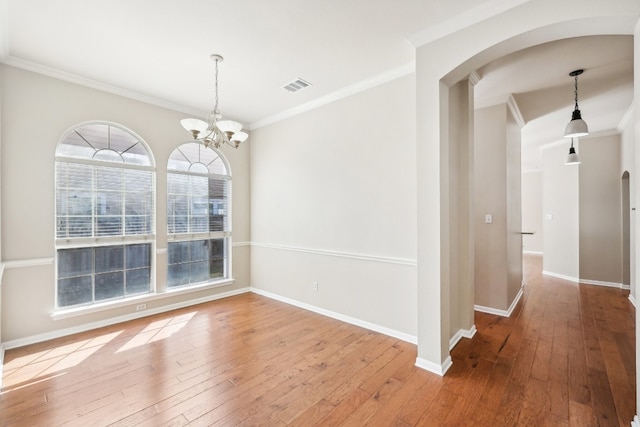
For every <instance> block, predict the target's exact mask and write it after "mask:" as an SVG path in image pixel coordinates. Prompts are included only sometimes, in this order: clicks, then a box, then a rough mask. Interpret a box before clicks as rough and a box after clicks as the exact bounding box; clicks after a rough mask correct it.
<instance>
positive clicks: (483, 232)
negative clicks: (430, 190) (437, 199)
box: [474, 104, 509, 310]
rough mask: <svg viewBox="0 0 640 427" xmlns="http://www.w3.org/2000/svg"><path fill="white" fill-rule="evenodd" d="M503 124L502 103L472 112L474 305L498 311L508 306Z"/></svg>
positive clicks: (505, 119)
mask: <svg viewBox="0 0 640 427" xmlns="http://www.w3.org/2000/svg"><path fill="white" fill-rule="evenodd" d="M506 127H507V105H506V104H500V105H496V106H493V107H487V108H482V109H479V110H476V111H475V161H476V167H475V180H474V182H475V207H476V216H475V228H476V239H475V247H476V251H475V252H476V258H475V279H476V286H475V304H476V305H480V306H483V307H490V308H495V309H500V310H506V309H507V308H508V307H509V303H508V302H507V293H506V287H507V238H506V230H507V149H506V147H507V143H506V142H507V139H506ZM485 215H491V216H492V220H493V222H492V223H491V224H487V223H486V222H485Z"/></svg>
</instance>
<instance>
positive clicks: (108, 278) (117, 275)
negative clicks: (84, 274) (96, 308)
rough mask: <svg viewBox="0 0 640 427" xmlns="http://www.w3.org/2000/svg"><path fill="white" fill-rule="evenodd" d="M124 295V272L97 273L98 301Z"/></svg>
mask: <svg viewBox="0 0 640 427" xmlns="http://www.w3.org/2000/svg"><path fill="white" fill-rule="evenodd" d="M121 296H124V272H122V271H115V272H112V273H102V274H96V301H101V300H106V299H112V298H118V297H121Z"/></svg>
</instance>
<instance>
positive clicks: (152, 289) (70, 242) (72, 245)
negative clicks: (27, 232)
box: [53, 120, 157, 314]
mask: <svg viewBox="0 0 640 427" xmlns="http://www.w3.org/2000/svg"><path fill="white" fill-rule="evenodd" d="M92 125H102V126H107V129H108V137H107V140H108V141H109V144H111V132H112V128H116V129H118V130H119V131H120V132H124V133H126V134H128V136H129V137H131V138H132V139H133V140H135V141H136V144H140V145H141V147H142V148H144V153H145V157H146V159H148V163H149V164H148V165H141V164H136V163H131V162H129V163H128V162H126V160H125V158H124V156H123V153H120V152H117V151H115V150H113V152H116V153H118V154H119V155H120V158H121V159H122V163H118V162H113V161H107V160H95V159H93V158H91V159H89V158H88V157H74V156H66V155H64V154H60V153H59V150H60V147H62V146H63V144H64V143H65V141H67V139H68V138H69V137H70V135H72V134H73V133H74V132H76V133H78V132H77V131H79V130H81V129H82V128H83V127H88V126H92ZM83 139H84V138H83ZM85 141H86V142H87V144H88V145H89V146H90V147H91V148H93V149H94V150H95V151H94V155H95V154H96V153H99V152H101V151H105V150H104V149H100V148H99V149H95V147H93V146H91V144H90V143H89V141H88V140H85ZM130 148H131V147H130ZM130 148H129V149H130ZM60 163H65V164H77V165H87V166H90V167H91V168H92V169H91V171H92V174H95V173H96V171H97V168H100V167H104V168H114V169H119V170H120V171H124V170H127V169H128V170H139V171H146V172H149V173H150V188H149V189H148V192H147V193H148V194H150V196H151V200H150V204H149V206H150V215H151V218H150V224H149V229H148V232H147V233H143V234H126V221H125V220H126V216H127V215H126V206H127V205H126V203H125V196H126V191H124V192H123V193H122V195H121V197H122V208H121V213H120V216H121V217H122V226H121V227H122V228H121V234H117V235H97V234H96V230H95V225H94V222H95V221H96V218H97V215H96V212H95V197H96V194H97V192H98V191H97V189H96V185H95V182H94V181H92V184H93V185H92V187H91V197H92V202H91V206H92V212H91V221H92V232H91V236H82V237H71V236H68V234H67V236H63V237H58V220H59V216H58V195H59V189H58V173H59V171H58V167H59V164H60ZM155 164H156V162H155V159H154V156H153V152H152V151H151V149H150V147H149V145H148V144H147V143H146V141H145V140H144V139H142V138H141V137H140V136H139V135H138V134H136V133H135V132H133V131H132V130H131V129H128V128H127V127H125V126H122V125H120V124H117V123H114V122H109V121H98V120H94V121H87V122H82V123H78V124H76V125H74V126H72V127H70V128H69V129H67V130H66V131H65V132H64V133H63V134H62V137H61V138H60V139H59V140H58V143H57V144H56V152H55V156H54V183H53V186H54V199H55V200H54V246H55V258H54V270H55V290H54V300H55V301H54V314H56V313H67V312H76V311H93V310H95V309H96V308H99V307H104V306H110V307H111V306H118V305H123V303H124V304H130V303H131V301H132V300H136V299H140V298H147V297H149V296H150V295H154V294H155V293H156V269H157V263H156V236H157V194H156V193H157V191H156V167H155ZM123 173H124V172H123ZM92 179H94V180H95V175H94V176H92ZM123 185H124V181H123ZM137 244H149V258H150V259H149V291H148V292H145V293H136V294H133V295H130V296H127V295H126V291H125V293H124V295H123V296H121V297H116V298H109V299H104V300H98V301H95V294H96V290H95V287H96V283H95V275H96V272H95V266H94V268H93V273H92V301H91V302H86V303H81V304H75V305H69V306H64V305H60V301H59V295H58V292H59V280H60V277H59V271H58V262H59V251H61V250H68V249H92V252H93V255H94V257H95V250H96V248H102V247H107V246H123V247H127V246H133V245H137ZM125 252H126V251H125ZM94 263H95V259H94ZM124 286H125V289H126V283H125V284H124Z"/></svg>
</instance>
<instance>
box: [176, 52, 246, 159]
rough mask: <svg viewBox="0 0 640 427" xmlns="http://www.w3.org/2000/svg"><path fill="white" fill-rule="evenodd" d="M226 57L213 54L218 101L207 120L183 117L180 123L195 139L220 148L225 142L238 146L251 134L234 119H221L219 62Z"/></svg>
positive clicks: (206, 145) (208, 145)
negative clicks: (219, 107)
mask: <svg viewBox="0 0 640 427" xmlns="http://www.w3.org/2000/svg"><path fill="white" fill-rule="evenodd" d="M223 59H224V58H222V56H220V55H217V54H215V53H214V54H212V55H211V60H212V61H214V62H215V64H216V80H215V83H216V85H215V94H216V99H215V101H216V103H215V105H214V107H213V110H211V112H210V113H209V114H208V115H207V121H204V120H200V119H193V118H191V119H182V120H180V124H181V125H182V127H183V128H185V129H186V130H187V131H189V132H191V136H193V139H195V140H197V141H200V142H201V143H202V144H203V145H204V146H205V147H207V148H208V147H211V146H213V147H215V148H220V146H222V145H223V144H227V145H230V146H232V147H234V148H238V146H239V145H240V143H241V142H242V141H244V140H245V139H247V137H248V136H249V135H247V134H246V133H245V132H242V125H241V124H240V123H238V122H234V121H232V120H220V118H222V114H220V110H219V109H218V64H219V63H220V62H222V60H223Z"/></svg>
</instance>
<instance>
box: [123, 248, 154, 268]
mask: <svg viewBox="0 0 640 427" xmlns="http://www.w3.org/2000/svg"><path fill="white" fill-rule="evenodd" d="M126 253H127V267H126V268H127V269H130V268H140V267H149V266H150V265H151V245H150V244H140V245H128V246H127V247H126Z"/></svg>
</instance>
